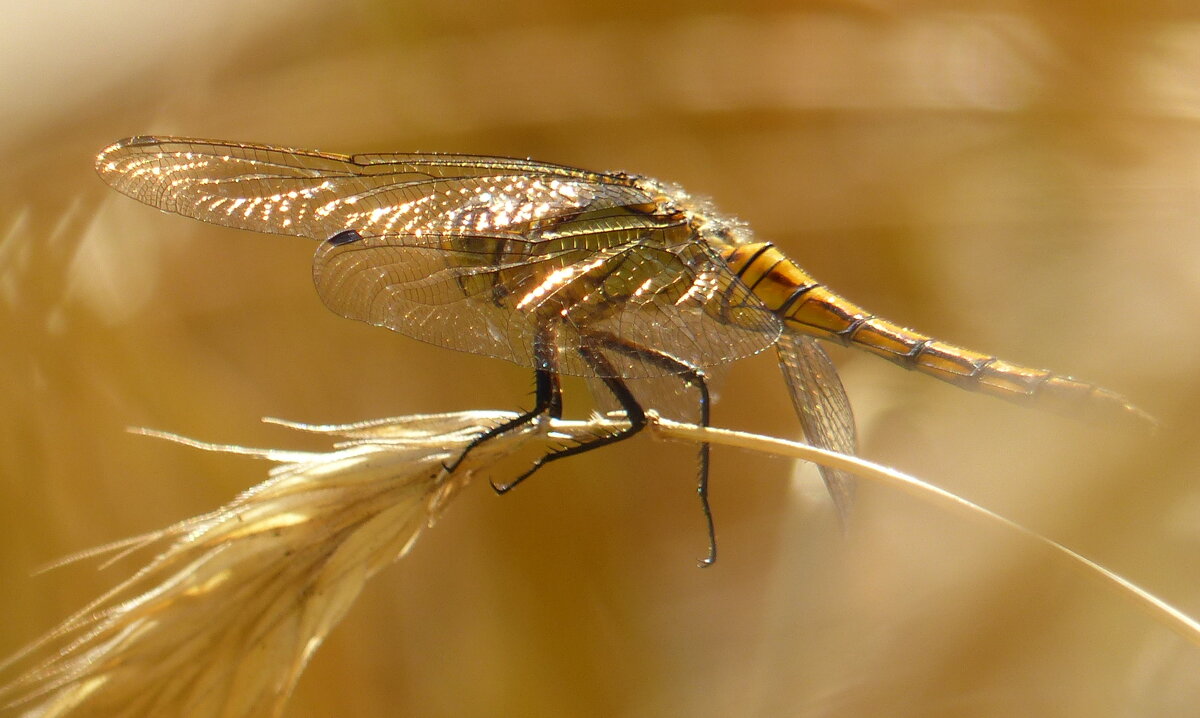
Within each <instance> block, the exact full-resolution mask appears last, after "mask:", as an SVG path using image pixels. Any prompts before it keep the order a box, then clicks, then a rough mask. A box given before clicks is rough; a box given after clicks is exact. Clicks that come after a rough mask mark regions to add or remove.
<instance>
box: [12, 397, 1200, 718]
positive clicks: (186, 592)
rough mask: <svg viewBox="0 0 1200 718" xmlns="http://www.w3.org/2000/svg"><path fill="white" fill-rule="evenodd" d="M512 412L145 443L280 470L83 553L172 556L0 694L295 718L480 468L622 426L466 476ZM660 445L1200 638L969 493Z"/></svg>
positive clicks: (102, 709) (676, 430)
mask: <svg viewBox="0 0 1200 718" xmlns="http://www.w3.org/2000/svg"><path fill="white" fill-rule="evenodd" d="M511 416H512V414H507V413H501V412H463V413H452V414H436V415H423V416H411V417H401V418H394V419H385V420H380V421H374V422H367V423H360V424H353V425H344V426H311V425H304V424H293V423H289V422H278V421H277V422H276V423H281V424H285V425H287V426H291V427H292V428H296V429H299V430H304V431H309V432H318V433H324V434H330V435H333V436H337V437H340V439H341V441H340V443H338V444H336V445H335V447H334V449H333V450H332V451H330V452H328V453H304V452H288V451H276V450H270V449H265V450H258V449H247V448H243V447H238V446H218V445H213V444H206V443H202V442H197V441H193V440H190V439H185V438H182V437H178V436H174V435H170V434H162V433H158V432H149V431H147V432H143V433H147V434H151V435H155V436H160V437H164V438H169V439H171V440H173V441H178V442H180V443H184V444H187V445H190V446H194V447H197V448H201V449H206V450H212V451H224V452H233V453H239V454H246V455H250V456H255V457H259V458H263V459H267V460H270V461H274V462H278V465H277V466H276V467H275V468H273V469H272V470H271V472H270V478H269V479H268V480H267V481H265V482H264V483H262V484H259V485H258V486H256V487H254V488H252V489H250V490H248V491H246V492H244V493H243V494H242V495H240V496H238V497H237V498H236V499H235V500H233V501H232V502H231V503H229V504H228V505H226V506H224V507H222V508H221V509H218V510H217V511H214V512H212V513H210V514H207V515H204V516H200V517H197V518H194V519H190V520H188V521H184V522H181V523H178V524H176V525H174V526H171V527H169V528H166V529H164V530H162V531H157V532H154V533H150V534H146V535H144V536H139V537H135V538H133V539H129V540H126V541H122V542H120V543H116V544H112V545H109V546H106V547H102V548H100V549H97V550H95V551H90V552H87V553H85V554H80V555H78V556H74V557H71V558H70V559H68V560H78V559H80V558H83V557H89V556H97V555H111V556H113V560H115V558H117V557H120V556H123V555H125V554H127V553H129V552H131V551H135V550H139V549H145V548H148V547H151V546H163V545H165V548H164V549H163V550H162V551H161V553H159V554H158V555H157V556H156V557H155V558H154V559H153V560H152V561H151V562H150V563H149V564H148V565H147V566H146V567H144V568H143V569H141V570H140V571H138V572H137V573H136V574H134V575H133V576H132V577H131V578H129V579H128V580H126V581H124V582H122V583H121V584H120V585H118V586H117V587H116V588H114V589H113V590H112V591H110V592H108V593H107V594H105V595H104V596H102V597H100V598H99V599H97V600H96V601H94V602H92V603H91V604H90V605H88V606H87V607H85V608H84V609H83V610H81V611H79V612H78V613H76V614H75V615H74V616H72V617H70V618H69V619H67V620H66V621H65V622H63V623H62V625H60V626H59V627H58V628H57V629H55V630H54V631H52V632H51V633H50V634H48V635H47V636H45V637H44V638H42V639H40V640H39V641H37V642H36V643H34V644H33V645H31V646H29V647H28V648H26V649H25V650H24V651H22V652H21V653H20V654H18V656H16V657H14V658H12V659H9V661H7V662H6V663H5V664H4V666H0V667H5V666H11V665H13V664H14V663H18V662H19V663H22V664H32V666H33V667H32V668H29V669H27V670H26V671H25V672H24V673H23V674H22V675H21V676H20V677H18V678H17V679H16V680H15V681H14V682H12V683H10V684H9V685H8V686H6V687H4V688H3V689H0V697H4V698H7V699H8V700H10V701H13V702H15V703H17V704H19V705H21V706H22V707H23V708H24V709H25V711H26V712H25V714H24V715H25V716H38V717H42V718H57V717H60V716H84V715H87V716H92V715H96V716H106V717H112V716H123V717H129V718H134V717H140V716H166V715H172V716H174V715H178V716H189V718H209V717H212V718H218V717H219V718H243V717H244V718H250V717H252V716H253V717H255V718H257V717H260V716H279V715H281V714H282V712H283V709H284V706H285V704H286V702H287V699H288V697H289V695H290V694H291V691H292V689H293V687H294V686H295V685H296V681H297V680H298V678H299V676H300V673H301V672H302V671H303V669H304V667H305V665H306V664H307V662H308V660H309V659H310V658H311V657H312V655H313V653H314V652H315V651H316V649H317V647H318V646H320V644H321V642H322V640H324V638H325V636H327V635H328V634H329V631H330V630H332V628H333V627H334V626H335V625H336V624H337V622H338V621H339V620H341V618H342V616H343V615H345V613H346V611H347V610H348V609H349V607H350V605H351V604H352V603H353V602H354V599H355V598H356V597H357V596H358V594H359V593H360V592H361V591H362V588H363V586H364V584H365V583H366V581H367V579H368V578H370V577H371V576H372V575H374V574H375V573H376V572H377V571H379V569H381V568H383V567H384V566H385V565H387V564H388V563H390V562H391V561H393V560H395V559H396V558H397V557H399V556H402V555H404V553H405V552H407V551H408V550H409V548H410V547H411V546H412V544H413V541H414V540H415V539H416V537H417V536H418V535H419V533H420V531H421V529H422V528H423V527H425V526H428V525H430V524H431V523H432V522H433V521H434V519H436V518H437V516H438V515H439V514H440V512H441V511H442V509H443V508H444V507H445V506H446V503H447V501H448V499H449V498H450V497H451V496H453V495H454V494H455V493H456V492H457V491H458V490H460V489H461V488H462V487H463V486H465V485H466V484H467V483H468V481H469V480H470V477H471V474H472V472H474V471H476V470H478V469H479V468H481V467H483V466H486V467H488V468H489V469H490V470H494V468H495V462H497V461H498V460H499V459H500V458H502V457H503V456H506V455H509V454H511V453H513V452H515V451H516V450H517V449H519V448H520V445H521V444H524V443H525V442H526V441H529V440H530V439H533V438H541V439H545V438H546V437H547V436H549V437H553V438H554V440H555V441H570V440H572V439H579V438H584V437H588V436H593V435H594V434H595V433H596V432H598V431H607V430H611V429H612V428H614V423H613V422H610V421H608V420H605V419H601V418H595V419H593V420H592V421H590V422H565V421H552V422H551V421H546V422H542V423H540V424H535V425H530V426H527V427H525V428H524V429H523V430H520V431H514V432H509V433H506V434H503V435H501V436H500V437H498V438H497V439H494V440H492V441H488V442H485V443H484V444H482V445H480V446H479V447H478V448H477V449H476V450H474V451H472V453H471V454H470V456H469V459H468V460H467V461H465V462H463V463H462V464H460V465H459V466H458V467H457V469H456V470H455V471H454V472H453V473H447V472H446V471H445V470H444V469H443V466H442V462H444V461H446V460H448V459H450V458H452V457H454V456H456V455H457V454H458V453H459V452H460V451H462V449H463V448H464V447H465V446H466V444H467V443H468V442H469V441H470V440H471V439H472V438H473V437H474V436H476V435H477V434H478V432H479V431H481V430H482V428H483V427H486V426H493V425H495V424H497V423H499V422H502V421H504V420H505V419H508V418H510V417H511ZM652 430H653V431H654V433H656V434H658V435H659V436H660V437H664V438H673V439H682V440H687V441H709V442H712V443H719V444H726V445H732V446H741V447H743V448H747V449H751V450H755V451H764V452H769V453H775V454H784V455H789V456H794V457H797V458H803V459H806V460H810V461H816V462H818V463H822V464H826V465H830V466H834V467H835V468H839V469H843V470H846V471H851V472H853V473H855V474H857V475H859V476H861V477H863V478H867V479H869V480H873V481H876V482H880V483H883V484H885V485H889V486H892V487H897V488H901V489H904V490H906V491H909V492H912V493H915V494H916V495H918V496H919V497H921V498H923V499H925V500H930V501H933V502H935V503H937V504H939V505H941V506H943V507H947V508H950V509H952V510H956V511H960V512H966V513H967V514H969V515H971V516H973V517H976V518H980V517H982V518H985V519H987V520H989V521H992V522H997V523H999V524H1000V525H1001V526H1003V527H1005V528H1006V529H1008V530H1010V531H1013V532H1015V533H1016V534H1017V535H1020V536H1022V537H1024V538H1028V539H1032V540H1034V541H1036V542H1037V543H1038V544H1040V545H1042V546H1044V547H1047V548H1050V549H1051V550H1053V551H1054V552H1056V553H1057V554H1058V555H1060V556H1065V557H1066V558H1068V559H1070V561H1071V562H1072V563H1073V564H1074V565H1076V566H1082V567H1084V568H1085V569H1086V570H1087V571H1089V573H1090V574H1091V575H1094V576H1098V577H1100V578H1101V579H1102V580H1104V581H1105V582H1106V583H1107V585H1109V586H1115V587H1117V588H1118V589H1119V590H1120V591H1121V592H1122V593H1124V594H1125V595H1126V596H1129V597H1131V598H1133V599H1134V600H1135V601H1136V602H1137V604H1138V605H1139V606H1140V607H1141V608H1142V609H1144V610H1146V611H1147V612H1148V613H1149V614H1150V615H1151V616H1152V617H1154V618H1155V619H1156V620H1158V621H1160V622H1161V623H1163V624H1164V625H1166V626H1168V627H1169V628H1171V630H1173V631H1175V632H1176V633H1178V634H1180V635H1181V636H1184V637H1185V638H1187V639H1188V640H1190V641H1192V642H1194V643H1197V644H1200V624H1198V623H1197V622H1196V621H1194V620H1193V619H1191V618H1189V617H1188V616H1186V615H1185V614H1183V613H1181V612H1180V611H1178V610H1176V609H1174V608H1173V607H1171V606H1169V605H1167V604H1166V603H1164V602H1163V601H1161V600H1159V599H1157V598H1156V597H1154V596H1153V595H1151V594H1150V593H1148V592H1146V591H1145V590H1143V589H1141V588H1139V587H1137V586H1135V585H1133V584H1132V583H1130V582H1129V581H1126V580H1125V579H1123V578H1121V577H1119V576H1117V575H1115V574H1113V573H1111V572H1109V571H1107V570H1106V569H1104V568H1102V567H1101V566H1099V565H1097V564H1095V563H1094V562H1092V561H1090V560H1088V559H1086V558H1084V557H1082V556H1080V555H1079V554H1076V553H1074V552H1072V551H1070V550H1069V549H1067V548H1065V547H1063V546H1062V545H1060V544H1057V543H1055V542H1053V541H1051V540H1049V539H1047V538H1045V537H1044V536H1041V535H1039V534H1036V533H1034V532H1032V531H1030V530H1028V529H1026V528H1024V527H1021V526H1019V525H1017V524H1015V523H1013V522H1011V521H1009V520H1007V519H1004V518H1003V517H1000V516H997V515H996V514H994V513H992V512H990V511H987V510H986V509H983V508H981V507H979V506H977V505H975V504H972V503H970V502H968V501H966V500H965V499H962V498H960V497H958V496H955V495H953V494H950V493H948V492H946V491H943V490H941V489H938V488H937V487H934V486H931V485H929V484H927V483H925V482H922V481H920V480H918V479H915V478H913V477H910V476H907V475H905V474H902V473H900V472H897V471H894V470H891V469H887V468H885V467H880V466H877V465H874V464H870V463H869V462H865V461H862V460H860V459H856V458H854V457H846V456H841V455H838V454H833V453H831V452H825V451H822V450H819V449H813V448H811V447H807V446H804V445H802V444H796V443H794V442H787V441H783V440H780V439H771V438H767V437H760V436H754V435H748V434H742V433H738V432H729V431H724V430H720V429H707V430H706V429H700V428H698V427H693V426H688V425H682V424H675V423H673V422H667V421H665V420H657V419H656V418H655V420H654V422H653V423H652Z"/></svg>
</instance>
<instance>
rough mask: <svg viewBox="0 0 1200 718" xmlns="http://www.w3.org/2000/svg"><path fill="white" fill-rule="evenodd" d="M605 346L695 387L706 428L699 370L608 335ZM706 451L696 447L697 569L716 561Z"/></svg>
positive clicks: (704, 391) (705, 385)
mask: <svg viewBox="0 0 1200 718" xmlns="http://www.w3.org/2000/svg"><path fill="white" fill-rule="evenodd" d="M605 341H606V343H607V344H608V345H609V346H611V347H612V348H613V349H615V350H617V351H619V352H621V353H622V354H625V355H627V356H631V357H634V358H636V359H639V360H641V361H644V362H647V363H649V364H653V365H655V366H657V367H660V368H662V369H664V370H666V371H667V372H668V373H670V374H677V375H679V376H680V377H682V378H683V379H684V380H685V381H686V382H688V383H690V384H691V385H692V386H695V387H696V389H697V390H698V391H699V393H700V426H703V427H705V428H708V424H709V405H710V401H709V394H708V380H707V378H706V377H705V375H704V371H703V370H702V369H700V367H697V366H693V365H691V364H688V363H687V362H685V361H683V360H682V359H679V358H676V357H673V356H671V355H670V354H666V353H664V352H661V351H658V350H656V349H651V348H649V347H645V346H642V345H640V344H635V343H634V342H630V341H626V340H623V339H620V338H619V337H615V336H612V335H606V337H605ZM710 453H711V452H710V448H709V444H708V442H704V443H702V444H700V455H699V462H698V463H699V472H698V480H697V482H696V493H697V494H698V495H699V496H700V510H701V511H702V512H703V513H704V522H705V525H706V527H707V529H708V556H706V557H705V558H703V559H701V560H700V566H701V567H707V566H711V565H713V563H715V562H716V560H717V533H716V529H715V527H714V526H713V516H712V507H711V506H709V503H708V466H709V454H710Z"/></svg>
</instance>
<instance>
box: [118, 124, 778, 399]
mask: <svg viewBox="0 0 1200 718" xmlns="http://www.w3.org/2000/svg"><path fill="white" fill-rule="evenodd" d="M96 166H97V171H98V172H99V173H100V175H101V177H102V178H104V179H105V181H107V182H108V183H109V184H111V185H112V186H113V187H115V188H116V189H118V190H120V191H121V192H124V193H125V194H128V195H130V196H132V197H134V198H136V199H138V200H141V201H143V202H145V203H147V204H150V205H153V206H155V207H158V208H160V209H164V210H167V211H171V212H176V213H179V214H183V215H185V216H189V217H194V218H197V219H201V220H204V221H207V222H212V223H215V224H220V225H225V226H231V227H237V228H241V229H248V230H253V231H259V232H271V233H280V234H294V235H300V236H306V237H311V238H314V239H317V240H322V241H323V244H322V245H321V247H320V248H319V249H318V253H317V257H316V259H315V262H314V279H315V281H316V285H317V290H318V292H319V293H320V295H321V297H322V299H323V300H324V301H325V303H326V304H327V305H328V306H329V307H330V308H331V309H333V310H334V311H335V312H338V313H339V314H342V315H344V316H347V317H350V318H353V319H359V320H362V321H366V322H369V323H372V324H376V325H379V326H384V327H388V328H390V329H394V330H396V331H399V332H401V333H404V334H408V335H410V336H413V337H415V338H417V339H421V340H424V341H428V342H431V343H434V344H438V345H441V346H446V347H449V348H452V349H458V350H460V351H467V352H473V353H478V354H486V355H490V356H497V357H501V358H504V359H508V360H510V361H514V362H516V363H518V364H525V365H532V363H533V356H534V352H533V350H532V341H533V336H534V334H535V333H536V332H535V331H534V330H535V328H536V327H544V326H548V325H550V326H553V328H554V332H553V338H554V341H555V342H556V345H557V346H556V349H557V355H558V368H559V370H560V371H563V372H565V373H573V374H581V375H591V374H593V373H595V370H594V368H592V367H590V366H588V365H586V364H585V363H584V362H583V361H582V359H581V358H580V356H579V354H578V351H577V349H578V347H579V346H580V345H581V343H582V342H585V341H589V339H588V336H589V335H590V334H594V333H596V332H602V333H609V334H613V335H616V336H618V337H620V338H622V339H624V340H627V341H630V342H633V343H636V344H641V345H646V346H651V347H654V348H656V349H659V350H663V351H667V352H669V353H672V354H674V355H676V356H678V357H679V358H680V359H682V360H683V361H685V362H687V363H689V364H693V365H695V366H700V367H703V366H708V365H712V364H719V363H723V362H727V361H731V360H733V359H737V358H740V357H742V356H746V355H748V354H752V353H754V352H757V351H760V350H762V349H764V348H765V347H767V346H769V345H770V344H771V342H772V341H774V339H775V337H776V336H778V334H779V332H780V325H779V320H778V319H777V318H775V317H774V315H772V314H771V313H770V312H769V311H767V310H766V308H765V307H763V306H762V304H761V303H760V302H759V301H758V300H757V299H756V298H755V297H754V296H753V295H752V294H751V293H750V292H749V290H748V289H747V288H746V287H745V286H744V285H742V284H741V282H740V281H739V280H738V279H737V278H736V276H734V275H733V274H732V272H730V271H729V269H728V267H727V266H726V265H725V264H724V263H723V262H722V261H721V260H720V258H719V257H717V256H716V255H715V254H714V252H713V250H712V249H711V248H709V247H708V246H707V245H706V244H704V243H703V242H702V241H699V240H697V239H696V238H695V237H694V234H693V231H692V229H691V228H690V226H689V225H688V223H687V222H686V221H685V220H684V219H683V218H682V216H681V215H680V214H679V213H678V212H676V211H674V210H671V209H670V208H668V207H666V206H664V205H663V204H662V203H661V202H660V200H661V198H660V197H658V196H657V194H656V193H654V192H651V191H648V190H646V189H644V188H643V187H642V186H640V185H639V184H638V183H637V182H636V180H634V179H633V178H630V177H628V176H625V175H612V174H603V173H594V172H587V171H585V170H578V169H574V168H570V167H564V166H561V165H553V164H546V163H540V162H533V161H528V160H514V159H505V158H497V157H482V156H471V155H435V154H391V155H354V156H348V155H335V154H326V153H321V152H312V151H306V150H291V149H283V148H276V147H267V146H260V145H244V144H230V143H221V142H212V141H207V140H184V139H175V138H132V139H129V140H124V141H122V142H119V143H117V144H115V145H113V146H112V147H109V148H108V149H106V150H104V151H103V152H102V153H101V154H100V156H99V157H98V158H97V164H96ZM330 240H332V241H330ZM543 335H545V333H543ZM613 358H614V359H615V360H617V361H616V362H615V363H614V367H615V368H614V371H615V372H616V373H617V374H618V375H620V376H627V377H637V376H654V375H660V374H662V373H663V371H662V369H661V368H657V367H650V366H642V365H641V364H640V363H639V362H638V361H637V360H636V359H632V358H629V357H613Z"/></svg>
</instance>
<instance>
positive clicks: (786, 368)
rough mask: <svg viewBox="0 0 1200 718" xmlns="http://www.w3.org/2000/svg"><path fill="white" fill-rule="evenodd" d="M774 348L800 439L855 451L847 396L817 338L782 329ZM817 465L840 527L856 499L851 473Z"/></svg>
mask: <svg viewBox="0 0 1200 718" xmlns="http://www.w3.org/2000/svg"><path fill="white" fill-rule="evenodd" d="M775 350H776V353H777V354H778V356H779V367H780V369H782V370H783V378H784V380H785V381H786V382H787V386H788V393H789V394H790V395H791V397H792V406H793V407H794V408H795V409H796V416H797V417H799V419H800V426H801V427H802V428H803V429H804V438H805V439H806V440H808V442H809V443H810V444H812V445H813V446H816V447H818V448H821V449H829V450H831V451H838V452H841V453H843V454H856V453H858V433H857V431H856V430H855V428H854V413H853V411H851V409H850V400H849V398H847V397H846V390H845V388H844V387H843V386H842V380H841V379H840V378H838V374H837V369H836V368H835V367H834V366H833V362H832V361H830V359H829V355H828V354H826V353H825V350H824V349H822V348H821V346H820V345H819V344H817V342H816V340H815V339H813V338H811V337H808V336H805V335H803V334H798V333H793V332H784V334H783V335H782V336H781V337H780V338H779V341H778V342H777V343H776V345H775ZM817 468H819V469H820V471H821V478H822V479H824V481H825V488H826V489H827V490H828V491H829V495H830V496H831V497H832V498H833V503H834V505H835V506H836V507H837V510H838V514H839V515H840V516H841V518H842V521H843V526H844V525H845V522H846V520H847V519H848V517H849V515H850V509H851V507H852V505H853V503H854V476H853V475H851V474H849V473H847V472H845V471H841V470H839V469H831V468H829V467H826V466H818V467H817Z"/></svg>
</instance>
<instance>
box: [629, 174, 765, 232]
mask: <svg viewBox="0 0 1200 718" xmlns="http://www.w3.org/2000/svg"><path fill="white" fill-rule="evenodd" d="M635 181H636V184H637V185H638V187H640V188H641V189H643V190H644V191H646V192H647V193H648V194H649V195H650V196H651V197H653V198H654V203H655V205H656V211H655V214H664V215H669V214H682V215H683V216H684V217H686V218H687V221H688V223H689V224H690V225H691V226H692V229H693V230H694V231H695V233H696V236H698V237H699V238H701V239H703V240H705V241H706V242H708V243H709V244H710V245H712V246H714V247H716V249H718V250H725V249H729V248H731V247H736V246H738V245H742V244H750V243H751V242H753V241H754V233H753V232H752V231H751V230H750V225H748V224H746V223H745V222H743V221H742V220H740V219H738V218H737V217H733V216H731V215H727V214H723V213H721V212H720V210H718V209H717V208H716V206H715V205H714V204H713V202H712V200H710V199H709V198H708V197H697V196H695V195H693V194H691V193H689V192H688V191H687V190H685V189H684V188H683V187H680V186H679V185H677V184H674V183H671V182H662V181H660V180H656V179H653V178H651V177H636V178H635Z"/></svg>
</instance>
